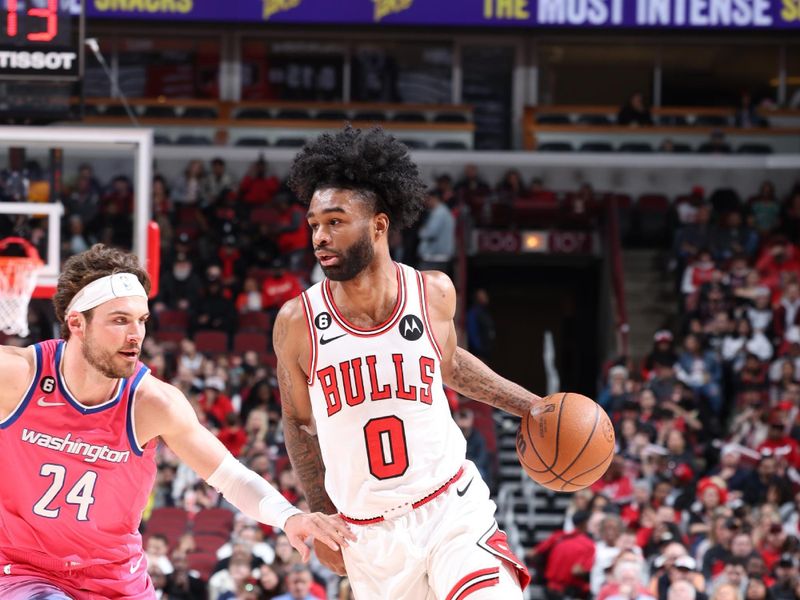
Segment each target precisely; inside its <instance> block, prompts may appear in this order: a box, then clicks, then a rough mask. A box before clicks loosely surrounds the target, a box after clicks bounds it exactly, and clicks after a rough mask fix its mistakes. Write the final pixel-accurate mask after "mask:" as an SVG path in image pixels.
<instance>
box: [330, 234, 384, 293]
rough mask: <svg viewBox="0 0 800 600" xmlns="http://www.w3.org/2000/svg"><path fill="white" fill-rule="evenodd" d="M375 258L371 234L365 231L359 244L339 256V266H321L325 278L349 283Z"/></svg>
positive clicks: (356, 243)
mask: <svg viewBox="0 0 800 600" xmlns="http://www.w3.org/2000/svg"><path fill="white" fill-rule="evenodd" d="M373 258H375V248H374V247H373V245H372V240H371V239H370V238H369V233H368V232H367V231H366V230H365V231H364V235H362V236H361V238H360V239H359V240H358V241H357V242H355V243H354V244H353V245H352V246H350V247H349V248H348V249H347V250H345V251H344V252H342V253H340V254H339V264H338V265H335V266H332V267H323V266H322V265H320V267H322V272H323V273H325V277H327V278H328V279H330V280H331V281H349V280H350V279H353V278H354V277H355V276H356V275H358V274H359V273H361V271H363V270H364V269H365V268H367V265H369V263H371V262H372V259H373Z"/></svg>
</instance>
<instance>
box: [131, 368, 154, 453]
mask: <svg viewBox="0 0 800 600" xmlns="http://www.w3.org/2000/svg"><path fill="white" fill-rule="evenodd" d="M149 372H150V369H148V368H147V367H145V366H144V365H142V366H141V368H140V369H139V372H138V373H136V375H135V376H134V378H133V381H132V382H131V388H130V390H129V391H128V411H127V417H126V418H125V429H127V431H128V443H130V445H131V450H132V451H133V453H134V454H135V455H136V456H141V455H142V454H144V448H142V447H141V446H139V441H138V440H137V439H136V434H135V433H134V431H133V399H134V396H135V395H136V389H137V388H138V387H139V384H140V383H141V381H142V379H143V378H144V376H145V375H147V374H148V373H149Z"/></svg>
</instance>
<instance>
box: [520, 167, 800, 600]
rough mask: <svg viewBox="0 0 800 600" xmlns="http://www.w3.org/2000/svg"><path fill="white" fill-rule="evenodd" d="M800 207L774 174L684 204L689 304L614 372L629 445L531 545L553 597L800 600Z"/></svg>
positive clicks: (680, 267) (620, 431)
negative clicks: (742, 191)
mask: <svg viewBox="0 0 800 600" xmlns="http://www.w3.org/2000/svg"><path fill="white" fill-rule="evenodd" d="M798 206H800V185H798V186H795V188H794V189H793V190H792V191H791V192H790V193H789V194H788V195H787V196H786V197H784V198H779V197H778V196H777V195H776V193H775V189H774V186H773V185H772V184H771V183H770V182H765V183H764V184H763V185H762V186H761V187H760V189H759V190H758V191H757V192H756V193H755V194H754V195H753V197H751V198H745V199H741V198H739V197H738V196H737V195H736V194H735V193H734V192H733V191H731V190H720V191H718V192H715V193H713V194H711V195H710V197H707V195H706V194H705V192H704V190H702V189H700V188H696V189H695V190H694V191H693V193H692V194H690V195H689V196H687V197H685V198H683V199H682V200H681V201H680V202H678V203H677V204H676V205H674V206H673V207H672V210H673V213H674V214H673V220H674V222H675V223H676V224H677V226H676V229H675V232H674V243H673V245H672V248H671V250H670V255H671V260H670V261H669V265H670V268H671V271H670V272H671V273H672V274H673V275H674V277H675V288H676V291H678V294H677V295H678V297H679V305H678V306H677V307H676V310H675V314H674V319H672V320H671V321H670V322H669V323H665V327H664V328H662V329H659V330H658V331H656V332H655V333H654V335H653V345H652V348H651V349H650V351H649V352H648V353H647V354H646V356H644V357H636V359H634V358H632V357H621V358H619V359H617V360H614V361H611V362H610V363H609V365H607V368H606V369H605V373H604V374H603V383H602V385H601V390H600V392H599V394H598V396H597V399H598V402H599V403H600V404H601V405H602V406H603V407H604V408H605V409H606V410H607V411H608V412H609V414H610V415H611V417H612V420H613V422H614V423H615V427H616V433H617V440H618V453H617V455H616V457H615V458H614V460H613V462H612V465H611V467H610V468H609V470H608V471H607V473H606V474H605V475H604V476H603V477H602V478H601V480H600V481H598V482H597V483H596V484H595V485H593V486H592V487H591V488H590V489H587V490H584V491H581V492H578V493H576V494H574V495H573V498H572V502H571V506H570V509H569V510H568V512H567V517H566V521H565V524H564V526H563V528H562V529H561V530H559V531H557V532H555V533H554V534H553V535H552V536H550V537H549V538H548V539H546V540H545V541H543V542H542V543H541V544H539V545H538V546H537V547H535V548H533V549H531V550H530V551H529V553H528V560H529V562H530V563H531V564H532V565H533V566H534V568H535V570H536V573H537V577H538V579H539V581H540V582H541V583H542V584H543V585H544V586H545V589H546V590H547V594H548V597H550V598H563V597H575V598H589V597H595V598H598V599H608V598H614V599H615V600H619V599H623V598H624V599H629V600H633V599H638V600H650V599H654V598H657V599H658V600H665V599H669V600H678V599H693V598H712V599H722V598H724V599H731V600H735V599H738V600H762V599H771V600H790V599H797V598H800V570H799V569H798V566H799V564H800V563H799V560H800V529H798V525H799V524H800V517H798V515H800V471H798V468H800V452H799V450H800V445H798V440H799V439H800V427H798V416H799V415H800V256H798V243H800V236H799V235H798V232H799V231H800V230H799V229H798V226H797V223H798V215H797V211H798ZM565 557H570V559H571V560H566V559H565Z"/></svg>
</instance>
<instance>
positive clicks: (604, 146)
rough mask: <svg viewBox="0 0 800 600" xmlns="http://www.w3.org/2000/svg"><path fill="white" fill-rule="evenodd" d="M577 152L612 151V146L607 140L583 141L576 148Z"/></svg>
mask: <svg viewBox="0 0 800 600" xmlns="http://www.w3.org/2000/svg"><path fill="white" fill-rule="evenodd" d="M578 151H579V152H613V151H614V146H612V145H611V144H610V143H609V142H584V143H583V144H581V147H580V148H579V149H578Z"/></svg>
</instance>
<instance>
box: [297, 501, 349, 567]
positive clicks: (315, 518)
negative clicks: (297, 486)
mask: <svg viewBox="0 0 800 600" xmlns="http://www.w3.org/2000/svg"><path fill="white" fill-rule="evenodd" d="M284 531H285V532H286V537H288V538H289V542H290V543H291V544H292V546H294V548H295V550H297V551H298V552H299V553H300V557H301V558H302V559H303V562H308V559H309V558H310V557H311V550H310V549H309V547H308V546H307V545H306V542H305V540H306V538H307V537H313V538H314V539H315V540H317V541H319V542H322V543H323V544H325V545H326V546H328V547H329V548H330V549H331V550H333V551H334V552H338V551H339V550H340V549H341V547H342V546H347V543H348V540H350V541H353V542H354V541H356V536H355V535H353V532H352V531H350V529H349V528H348V527H347V523H345V522H344V521H343V520H342V519H341V518H340V517H339V516H338V515H326V514H324V513H318V512H317V513H299V514H296V515H292V516H291V517H289V518H288V519H287V520H286V525H285V527H284Z"/></svg>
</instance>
